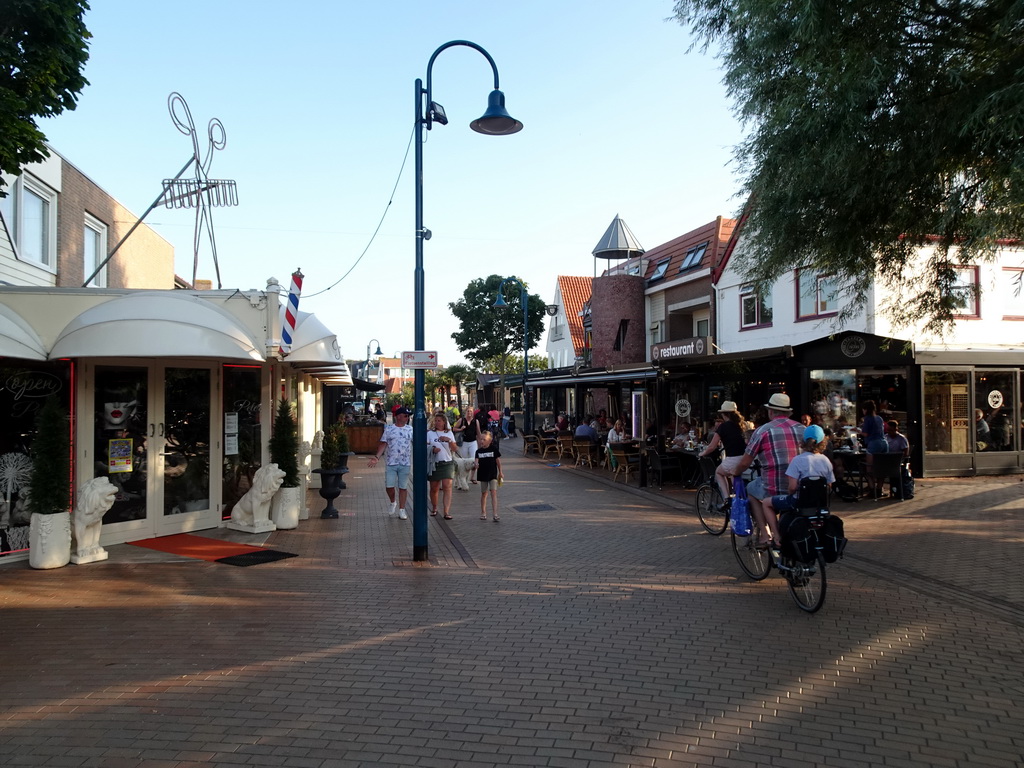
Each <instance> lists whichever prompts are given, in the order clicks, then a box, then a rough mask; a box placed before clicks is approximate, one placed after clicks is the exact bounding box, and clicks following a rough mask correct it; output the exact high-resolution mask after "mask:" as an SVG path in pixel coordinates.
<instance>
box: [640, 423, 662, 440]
mask: <svg viewBox="0 0 1024 768" xmlns="http://www.w3.org/2000/svg"><path fill="white" fill-rule="evenodd" d="M644 439H645V440H646V441H647V444H648V445H651V446H656V445H657V444H658V440H659V439H660V438H659V437H658V425H657V424H655V423H654V419H648V420H647V426H646V427H645V428H644Z"/></svg>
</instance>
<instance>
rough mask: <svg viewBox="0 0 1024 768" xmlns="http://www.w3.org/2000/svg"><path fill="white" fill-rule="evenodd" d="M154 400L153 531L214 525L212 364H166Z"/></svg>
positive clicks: (183, 529)
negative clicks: (155, 470)
mask: <svg viewBox="0 0 1024 768" xmlns="http://www.w3.org/2000/svg"><path fill="white" fill-rule="evenodd" d="M162 380H163V381H162V387H161V390H162V397H161V398H160V403H159V413H160V414H161V421H160V422H159V423H158V425H157V435H156V437H157V442H159V443H160V444H161V450H160V464H161V466H162V472H161V474H160V477H159V478H158V483H159V485H160V488H159V489H158V493H159V496H160V502H159V505H158V509H157V510H151V514H153V512H156V515H155V516H156V520H157V535H166V534H169V533H181V532H183V531H189V530H194V529H196V528H209V527H213V526H216V525H217V524H218V523H219V518H218V516H217V514H216V512H215V510H216V504H213V503H211V498H212V495H213V494H212V487H211V482H210V478H211V475H210V459H211V451H210V448H211V445H212V439H213V434H212V432H211V424H212V423H213V419H212V416H213V413H212V411H213V404H214V402H215V399H214V398H213V384H214V375H213V368H212V367H208V366H204V367H193V366H188V367H184V366H182V367H176V366H166V367H164V369H163V376H162Z"/></svg>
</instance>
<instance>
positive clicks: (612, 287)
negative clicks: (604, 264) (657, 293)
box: [590, 275, 647, 367]
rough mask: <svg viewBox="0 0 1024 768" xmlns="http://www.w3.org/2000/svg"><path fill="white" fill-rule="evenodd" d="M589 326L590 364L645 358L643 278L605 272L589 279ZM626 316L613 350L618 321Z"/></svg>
mask: <svg viewBox="0 0 1024 768" xmlns="http://www.w3.org/2000/svg"><path fill="white" fill-rule="evenodd" d="M591 285H592V291H593V292H592V298H591V300H590V306H591V326H592V329H593V334H594V339H593V357H592V364H593V366H594V367H607V366H609V365H625V364H629V363H642V362H644V361H645V360H646V359H647V330H646V328H645V327H644V325H645V322H644V321H645V313H644V279H643V278H642V277H640V276H638V275H608V276H604V277H596V278H594V280H593V282H592V284H591ZM623 320H628V321H629V322H628V324H627V325H626V333H625V337H624V339H623V342H622V345H621V349H620V350H616V349H615V348H614V347H615V340H616V338H617V337H618V336H619V330H620V328H621V327H622V321H623Z"/></svg>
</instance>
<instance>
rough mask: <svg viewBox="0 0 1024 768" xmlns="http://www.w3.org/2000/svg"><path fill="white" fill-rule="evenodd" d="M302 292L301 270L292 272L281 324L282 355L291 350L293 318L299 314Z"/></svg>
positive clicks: (293, 332) (293, 327) (293, 333)
mask: <svg viewBox="0 0 1024 768" xmlns="http://www.w3.org/2000/svg"><path fill="white" fill-rule="evenodd" d="M301 293H302V270H301V269H296V270H295V271H294V272H292V284H291V287H290V288H289V289H288V303H287V304H286V305H285V308H284V322H283V323H282V324H281V349H280V352H281V354H282V355H287V354H288V353H289V352H291V351H292V337H293V336H294V335H295V318H296V316H297V315H298V314H299V295H300V294H301Z"/></svg>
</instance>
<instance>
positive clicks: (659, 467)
mask: <svg viewBox="0 0 1024 768" xmlns="http://www.w3.org/2000/svg"><path fill="white" fill-rule="evenodd" d="M647 458H648V459H650V462H651V478H652V479H653V480H654V484H655V485H657V486H658V488H661V487H662V486H663V485H664V484H665V478H666V477H668V478H669V479H670V480H675V481H676V482H678V483H682V482H683V469H682V466H681V464H680V463H679V460H678V458H677V457H675V456H662V455H661V454H660V453H656V452H654V451H649V452H648V453H647Z"/></svg>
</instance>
